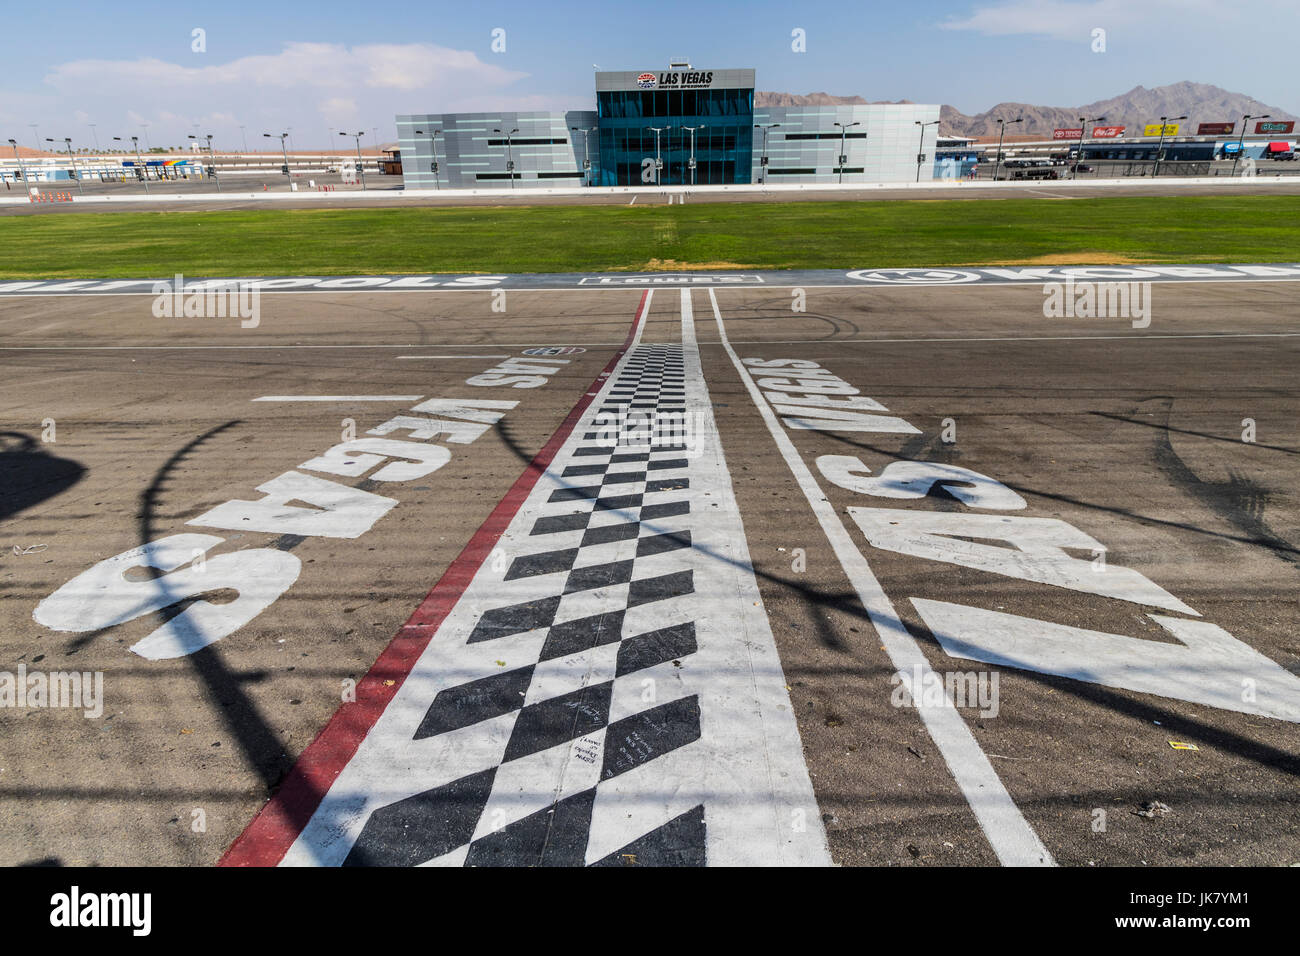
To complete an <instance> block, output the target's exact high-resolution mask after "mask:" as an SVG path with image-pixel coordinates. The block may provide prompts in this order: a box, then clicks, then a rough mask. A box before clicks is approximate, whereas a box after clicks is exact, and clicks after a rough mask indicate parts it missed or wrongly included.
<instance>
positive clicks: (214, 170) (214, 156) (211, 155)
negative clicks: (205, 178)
mask: <svg viewBox="0 0 1300 956" xmlns="http://www.w3.org/2000/svg"><path fill="white" fill-rule="evenodd" d="M189 137H190V139H192V140H196V141H197V140H198V137H197V136H195V135H194V134H193V133H190V134H189ZM207 140H208V159H210V160H212V178H213V179H215V180H216V181H217V192H221V177H220V176H218V175H217V154H216V153H214V152H213V151H212V134H211V133H208V134H207Z"/></svg>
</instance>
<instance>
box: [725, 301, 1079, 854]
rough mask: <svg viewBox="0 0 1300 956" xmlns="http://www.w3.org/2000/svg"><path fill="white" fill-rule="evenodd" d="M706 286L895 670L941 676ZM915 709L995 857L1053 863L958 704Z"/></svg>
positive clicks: (758, 404) (752, 392) (757, 400)
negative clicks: (744, 356)
mask: <svg viewBox="0 0 1300 956" xmlns="http://www.w3.org/2000/svg"><path fill="white" fill-rule="evenodd" d="M708 291H709V302H710V304H711V305H712V306H713V316H714V320H715V321H716V323H717V327H718V338H719V341H720V343H721V345H722V347H723V349H724V350H725V351H726V353H727V355H728V357H729V358H730V359H731V362H732V364H733V365H734V366H735V368H736V373H737V374H738V375H739V376H740V378H741V381H743V382H744V383H745V388H746V390H747V391H748V392H749V397H750V399H751V400H752V401H753V403H754V407H755V408H757V409H758V413H759V415H761V416H762V418H763V422H764V424H765V425H767V430H768V432H769V433H770V434H771V436H772V440H773V441H774V442H775V443H776V446H777V448H778V449H779V450H780V452H781V457H782V458H784V459H785V463H786V465H787V466H788V467H789V469H790V471H791V473H792V474H793V475H794V478H795V482H796V483H797V484H798V485H799V489H800V490H801V491H802V492H803V494H804V497H805V498H807V500H808V506H809V507H810V508H811V509H812V511H813V514H814V515H815V516H816V518H817V522H818V524H820V525H821V528H822V531H823V532H824V533H825V534H826V537H827V539H828V540H829V541H830V545H831V548H832V550H833V551H834V552H835V556H836V558H837V559H838V560H839V562H840V566H841V567H842V568H843V569H844V573H845V574H846V575H847V576H848V579H849V582H850V583H851V584H852V585H853V588H854V590H855V591H856V592H857V594H858V599H859V600H860V601H861V602H862V606H863V608H865V609H866V612H867V615H868V617H869V618H870V619H871V623H872V624H873V625H874V627H875V629H876V632H877V633H878V634H879V635H880V642H881V644H882V645H884V648H885V652H886V653H887V654H888V655H889V659H890V662H891V663H892V664H893V666H894V668H895V669H896V670H897V671H899V672H902V673H909V674H913V673H914V674H919V675H921V678H922V680H924V681H926V682H927V683H929V682H930V681H931V680H932V679H934V680H938V682H939V684H942V683H943V682H942V679H940V678H938V677H937V675H934V674H933V671H932V670H931V668H930V663H929V661H928V660H927V659H926V656H925V654H924V652H922V650H921V648H920V645H918V644H917V642H916V640H915V639H914V638H913V637H912V636H911V634H910V633H908V631H907V628H906V627H905V626H904V625H903V622H902V620H901V619H900V618H899V616H898V612H897V611H896V610H895V609H894V605H893V603H892V602H891V601H890V600H889V597H888V596H887V595H886V594H885V591H884V589H883V588H882V587H881V585H880V582H879V581H878V580H877V579H876V576H875V574H874V573H873V572H872V570H871V568H870V566H869V565H868V564H867V560H866V558H864V557H863V556H862V553H861V552H860V551H859V550H858V548H857V547H856V545H854V543H853V538H852V537H851V536H850V534H849V532H848V529H847V528H845V526H844V522H843V521H842V520H841V519H840V516H839V514H838V513H837V512H836V510H835V507H834V506H833V505H832V504H831V503H830V501H829V500H828V499H827V497H826V495H825V494H824V493H823V492H822V490H821V487H820V486H819V485H818V484H817V479H816V478H814V477H813V474H812V472H811V471H810V470H809V468H808V466H807V465H806V464H804V461H803V459H802V458H801V457H800V456H799V452H798V450H797V449H796V448H795V446H794V443H793V442H792V441H791V440H790V437H789V436H788V435H787V434H786V432H785V429H783V428H782V427H781V425H780V423H779V422H778V421H777V419H776V415H775V414H774V413H773V411H772V409H771V408H770V407H769V405H768V403H767V400H766V399H765V398H764V397H763V395H762V393H761V392H760V391H759V389H758V386H757V385H755V383H754V380H753V378H752V377H751V376H750V374H749V370H748V369H747V368H746V367H745V365H744V364H743V363H742V362H741V361H740V357H739V356H738V355H737V354H736V351H735V349H733V348H732V347H731V343H730V342H729V341H728V339H727V330H726V327H725V326H724V324H723V321H722V312H721V310H720V309H719V308H718V299H717V296H716V295H715V294H714V292H713V290H712V289H710V290H708ZM917 712H918V713H919V714H920V716H921V719H922V720H923V721H924V723H925V727H926V730H927V731H928V732H929V734H930V737H931V739H932V740H933V741H934V743H935V746H936V747H937V748H938V749H939V752H940V753H941V754H942V755H943V758H944V761H945V762H946V763H947V765H948V768H949V770H950V772H951V773H952V775H953V779H954V780H955V781H956V783H957V786H958V787H959V788H960V789H961V792H962V794H963V795H964V796H965V797H966V801H967V803H968V804H970V808H971V810H972V812H973V813H974V814H975V818H976V820H977V821H978V822H979V825H980V828H981V829H982V830H983V831H984V834H985V836H986V838H987V839H988V841H989V845H990V846H991V847H992V848H993V852H994V853H995V854H996V855H997V857H998V860H999V861H1000V862H1001V863H1002V864H1003V865H1007V866H1053V865H1055V861H1054V860H1053V859H1052V855H1051V853H1049V852H1048V850H1047V848H1046V847H1045V846H1044V845H1043V843H1042V841H1041V840H1039V838H1038V834H1037V833H1035V832H1034V830H1033V828H1032V827H1031V826H1030V825H1029V823H1028V821H1026V820H1025V818H1024V815H1023V814H1022V813H1021V812H1020V808H1019V807H1017V806H1016V804H1015V802H1014V801H1013V800H1012V799H1011V795H1010V794H1009V793H1008V792H1007V789H1006V787H1005V786H1003V784H1002V780H1001V779H1000V778H999V777H998V775H997V772H996V771H995V770H994V769H993V765H992V764H991V763H990V762H989V759H988V757H987V755H985V753H984V751H983V750H982V749H981V748H980V745H979V743H978V741H976V739H975V737H974V735H973V734H972V733H971V731H970V728H969V727H968V726H967V725H966V722H965V720H964V719H963V718H962V716H961V714H960V712H959V711H958V710H957V709H956V708H955V707H951V706H944V707H919V708H917Z"/></svg>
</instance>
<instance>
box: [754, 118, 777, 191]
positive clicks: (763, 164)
mask: <svg viewBox="0 0 1300 956" xmlns="http://www.w3.org/2000/svg"><path fill="white" fill-rule="evenodd" d="M780 125H781V124H780V123H768V124H767V125H766V126H763V125H761V124H759V123H755V124H754V129H761V130H762V131H763V150H762V153H761V155H760V156H759V157H758V168H759V171H760V175H759V180H758V182H759V185H760V186H766V185H767V131H768V130H770V129H776V128H777V127H778V126H780Z"/></svg>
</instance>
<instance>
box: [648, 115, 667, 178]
mask: <svg viewBox="0 0 1300 956" xmlns="http://www.w3.org/2000/svg"><path fill="white" fill-rule="evenodd" d="M671 128H672V127H670V126H647V127H646V129H648V130H650V132H652V133H654V134H655V188H658V187H659V186H661V185H662V183H661V182H660V181H659V180H660V175H659V171H660V170H661V169H663V168H664V161H663V159H662V158H661V157H662V155H663V154H662V153H660V152H659V134H660V133H666V132H668V130H670V129H671Z"/></svg>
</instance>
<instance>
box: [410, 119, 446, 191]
mask: <svg viewBox="0 0 1300 956" xmlns="http://www.w3.org/2000/svg"><path fill="white" fill-rule="evenodd" d="M441 132H442V130H440V129H431V130H429V142H430V143H432V144H433V163H432V164H431V165H430V166H429V172H431V173H433V188H434V189H441V188H442V185H441V183H440V182H439V180H438V134H439V133H441ZM415 135H416V136H423V135H424V130H420V129H417V130H416V131H415Z"/></svg>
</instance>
